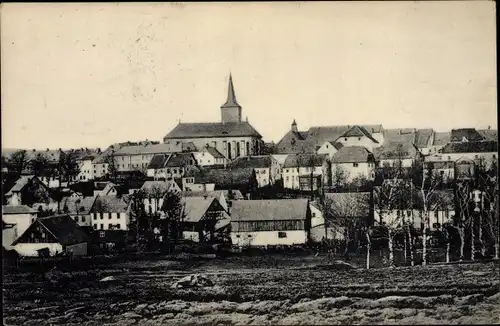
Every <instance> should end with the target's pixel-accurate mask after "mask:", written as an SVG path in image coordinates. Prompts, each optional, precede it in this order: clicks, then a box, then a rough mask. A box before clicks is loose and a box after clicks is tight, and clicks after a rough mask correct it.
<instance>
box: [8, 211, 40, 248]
mask: <svg viewBox="0 0 500 326" xmlns="http://www.w3.org/2000/svg"><path fill="white" fill-rule="evenodd" d="M37 213H38V212H37V210H35V209H33V208H31V207H28V206H25V205H18V206H9V205H4V206H2V221H3V223H4V224H6V225H8V226H9V227H7V228H4V229H3V230H4V232H2V237H4V239H3V240H2V244H3V246H4V247H5V248H6V249H8V250H9V249H11V245H12V242H13V241H14V240H16V239H17V237H18V236H20V235H21V234H23V233H24V231H26V230H27V229H28V227H29V226H30V225H31V224H32V223H33V222H34V221H35V220H36V219H37ZM4 240H5V241H4Z"/></svg>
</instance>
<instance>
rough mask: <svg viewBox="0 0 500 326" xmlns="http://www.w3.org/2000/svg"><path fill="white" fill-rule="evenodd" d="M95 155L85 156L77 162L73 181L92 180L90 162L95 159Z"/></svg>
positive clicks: (92, 173)
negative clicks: (76, 172)
mask: <svg viewBox="0 0 500 326" xmlns="http://www.w3.org/2000/svg"><path fill="white" fill-rule="evenodd" d="M97 155H98V154H97V153H96V154H94V155H85V156H83V157H81V158H79V159H78V160H77V162H78V171H79V173H78V175H76V177H75V180H73V181H80V182H82V181H83V182H85V181H89V180H94V169H93V167H92V162H93V161H94V160H95V158H96V157H97Z"/></svg>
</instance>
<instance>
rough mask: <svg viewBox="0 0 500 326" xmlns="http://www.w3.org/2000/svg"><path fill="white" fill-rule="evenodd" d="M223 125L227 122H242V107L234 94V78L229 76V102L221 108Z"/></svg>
mask: <svg viewBox="0 0 500 326" xmlns="http://www.w3.org/2000/svg"><path fill="white" fill-rule="evenodd" d="M220 109H221V118H222V123H226V122H238V123H239V122H241V106H240V105H239V104H238V102H237V101H236V94H235V93H234V87H233V78H232V76H231V74H229V86H228V89H227V100H226V103H224V104H223V105H222V106H221V107H220Z"/></svg>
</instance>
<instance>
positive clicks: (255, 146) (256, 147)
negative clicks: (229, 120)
mask: <svg viewBox="0 0 500 326" xmlns="http://www.w3.org/2000/svg"><path fill="white" fill-rule="evenodd" d="M177 141H182V142H193V143H194V145H195V146H196V148H203V147H205V146H206V145H207V144H208V145H209V146H211V147H215V148H216V149H217V150H218V151H219V152H221V153H222V155H224V156H225V157H227V158H229V156H228V151H227V149H228V146H227V143H228V142H231V154H232V155H231V158H232V159H234V158H235V157H236V143H237V142H238V143H240V148H241V152H240V156H248V153H247V152H246V143H247V142H248V143H249V149H250V154H251V155H259V154H260V148H261V145H260V143H261V142H262V141H261V140H260V139H259V138H256V137H255V138H254V137H213V138H184V139H182V138H179V139H166V140H165V143H166V144H169V143H175V142H177ZM242 141H243V142H244V144H245V146H242V145H241V142H242ZM214 142H215V143H214Z"/></svg>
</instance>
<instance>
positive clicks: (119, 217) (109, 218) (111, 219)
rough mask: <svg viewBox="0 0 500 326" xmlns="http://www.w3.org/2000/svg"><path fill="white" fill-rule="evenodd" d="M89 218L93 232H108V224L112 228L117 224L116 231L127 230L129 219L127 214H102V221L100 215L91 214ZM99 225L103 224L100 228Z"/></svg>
mask: <svg viewBox="0 0 500 326" xmlns="http://www.w3.org/2000/svg"><path fill="white" fill-rule="evenodd" d="M146 209H147V208H146ZM90 216H91V219H92V226H93V227H94V230H109V224H112V225H113V226H116V225H117V224H119V225H120V228H119V229H118V230H128V224H129V222H130V219H129V216H128V214H127V213H125V212H121V213H102V217H103V218H102V219H101V216H100V213H91V214H90ZM101 224H103V227H102V228H101Z"/></svg>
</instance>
